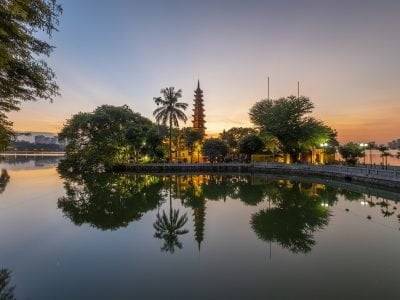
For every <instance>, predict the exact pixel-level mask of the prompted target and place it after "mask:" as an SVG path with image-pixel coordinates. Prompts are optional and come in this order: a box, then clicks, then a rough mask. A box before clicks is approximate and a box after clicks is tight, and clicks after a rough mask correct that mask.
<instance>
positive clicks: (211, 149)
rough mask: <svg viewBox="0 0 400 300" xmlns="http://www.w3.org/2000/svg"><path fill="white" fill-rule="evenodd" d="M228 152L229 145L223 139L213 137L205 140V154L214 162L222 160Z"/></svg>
mask: <svg viewBox="0 0 400 300" xmlns="http://www.w3.org/2000/svg"><path fill="white" fill-rule="evenodd" d="M227 153H228V145H227V144H226V142H224V141H223V140H221V139H216V138H211V139H207V140H205V141H204V144H203V155H204V156H207V157H208V159H209V160H210V161H211V162H212V163H213V162H215V161H221V160H222V159H223V158H224V157H225V156H226V154H227Z"/></svg>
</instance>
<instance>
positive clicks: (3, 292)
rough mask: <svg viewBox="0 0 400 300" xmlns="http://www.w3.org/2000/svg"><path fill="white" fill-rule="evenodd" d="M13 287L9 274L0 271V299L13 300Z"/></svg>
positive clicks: (4, 270) (7, 271) (5, 271)
mask: <svg viewBox="0 0 400 300" xmlns="http://www.w3.org/2000/svg"><path fill="white" fill-rule="evenodd" d="M14 290H15V286H12V285H11V272H10V271H9V270H8V269H1V270H0V299H1V300H14V299H16V298H15V297H14Z"/></svg>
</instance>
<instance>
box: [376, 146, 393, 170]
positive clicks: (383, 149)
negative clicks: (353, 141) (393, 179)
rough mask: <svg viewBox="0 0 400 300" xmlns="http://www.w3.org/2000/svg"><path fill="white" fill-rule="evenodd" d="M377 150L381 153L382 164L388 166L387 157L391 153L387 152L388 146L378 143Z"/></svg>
mask: <svg viewBox="0 0 400 300" xmlns="http://www.w3.org/2000/svg"><path fill="white" fill-rule="evenodd" d="M378 150H379V152H380V153H381V158H382V165H385V166H386V168H387V166H388V157H390V156H391V154H390V152H389V147H388V146H386V145H379V147H378Z"/></svg>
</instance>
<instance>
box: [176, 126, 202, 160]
mask: <svg viewBox="0 0 400 300" xmlns="http://www.w3.org/2000/svg"><path fill="white" fill-rule="evenodd" d="M181 134H182V137H183V141H184V144H185V146H186V147H187V149H188V150H189V153H190V155H192V154H193V152H194V148H195V146H196V143H198V142H200V141H201V140H202V139H203V137H204V135H203V133H202V132H200V131H198V130H195V129H193V128H191V127H186V128H183V129H182V131H181Z"/></svg>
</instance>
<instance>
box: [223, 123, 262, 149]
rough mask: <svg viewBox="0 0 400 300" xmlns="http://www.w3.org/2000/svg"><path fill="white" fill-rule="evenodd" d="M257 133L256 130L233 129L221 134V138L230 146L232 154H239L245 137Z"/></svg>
mask: <svg viewBox="0 0 400 300" xmlns="http://www.w3.org/2000/svg"><path fill="white" fill-rule="evenodd" d="M256 133H257V131H256V130H255V129H254V128H245V127H232V128H231V129H229V130H224V131H223V132H222V133H220V135H219V138H220V139H222V140H224V141H225V142H226V143H227V144H228V146H229V152H230V153H232V154H237V153H238V152H239V142H240V140H241V139H242V138H244V137H245V136H248V135H250V134H256Z"/></svg>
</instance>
